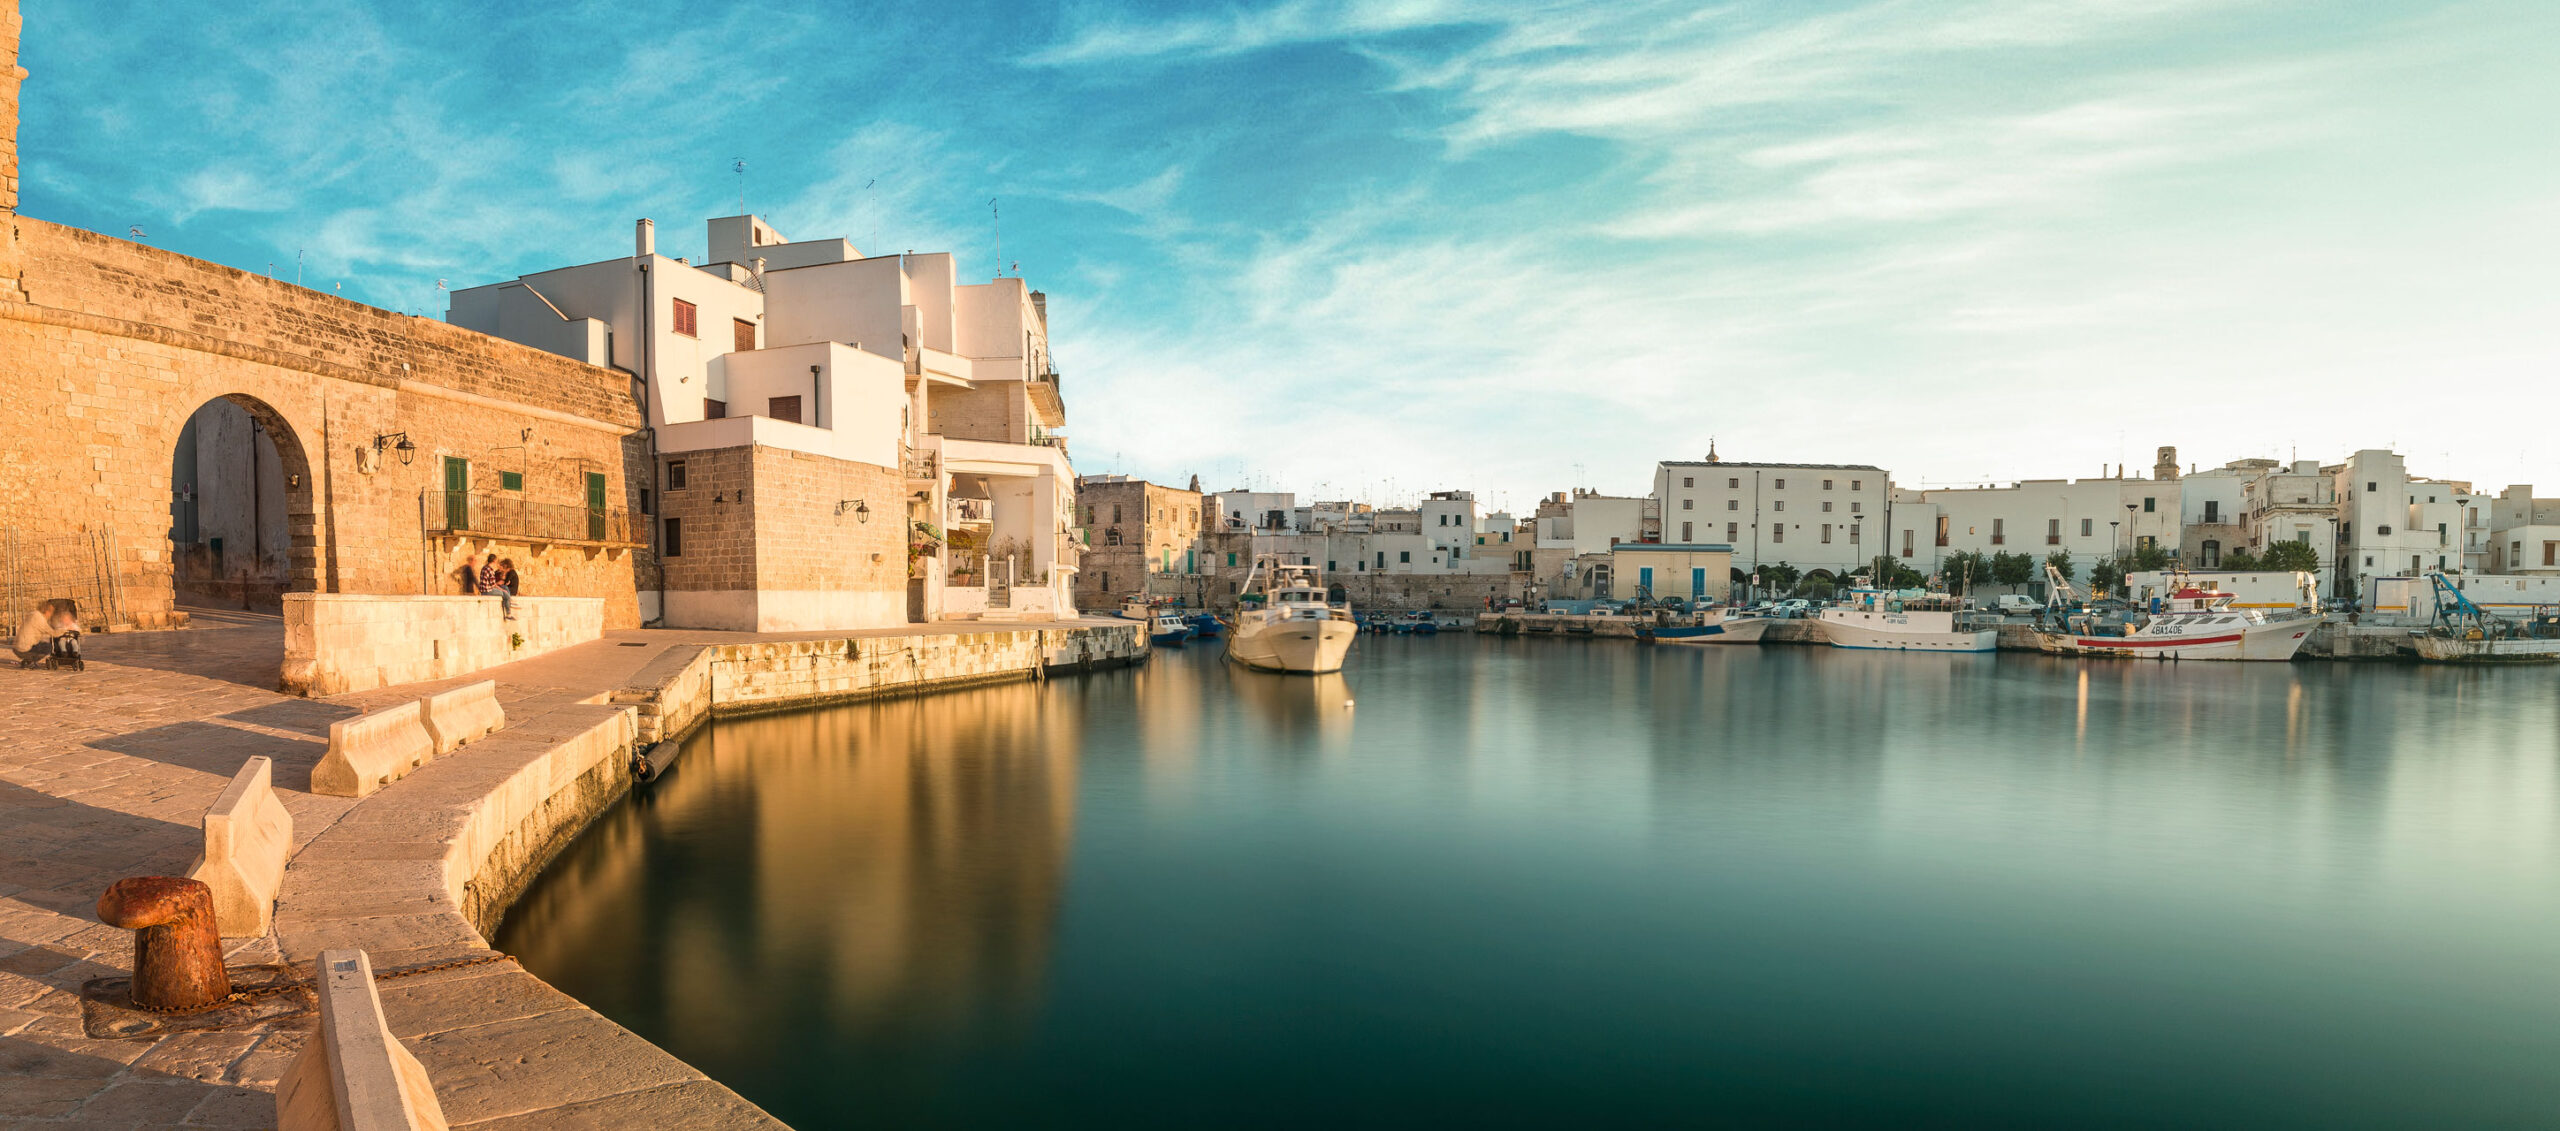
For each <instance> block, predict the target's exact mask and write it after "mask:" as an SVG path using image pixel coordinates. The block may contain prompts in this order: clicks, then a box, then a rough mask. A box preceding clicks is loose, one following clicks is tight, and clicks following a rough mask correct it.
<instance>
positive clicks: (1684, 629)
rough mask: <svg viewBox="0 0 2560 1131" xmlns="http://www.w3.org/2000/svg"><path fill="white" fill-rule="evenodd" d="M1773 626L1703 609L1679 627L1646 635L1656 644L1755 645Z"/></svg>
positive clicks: (1756, 619)
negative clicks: (1649, 635) (1651, 637)
mask: <svg viewBox="0 0 2560 1131" xmlns="http://www.w3.org/2000/svg"><path fill="white" fill-rule="evenodd" d="M1774 623H1776V618H1774V617H1754V616H1736V615H1734V613H1733V611H1732V610H1730V609H1706V610H1702V611H1700V612H1699V613H1697V614H1696V615H1695V616H1694V617H1691V618H1689V619H1687V620H1686V621H1684V622H1683V623H1678V624H1666V625H1662V626H1660V627H1657V628H1653V629H1648V630H1646V631H1648V632H1650V633H1651V634H1652V635H1653V640H1654V642H1655V643H1657V644H1757V643H1759V642H1760V636H1761V634H1763V633H1765V632H1768V631H1769V626H1770V625H1771V624H1774Z"/></svg>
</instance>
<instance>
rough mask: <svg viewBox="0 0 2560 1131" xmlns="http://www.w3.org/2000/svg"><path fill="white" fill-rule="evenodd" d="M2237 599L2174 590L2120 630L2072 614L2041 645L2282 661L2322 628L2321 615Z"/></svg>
mask: <svg viewBox="0 0 2560 1131" xmlns="http://www.w3.org/2000/svg"><path fill="white" fill-rule="evenodd" d="M2238 599H2239V594H2236V593H2224V592H2219V591H2216V590H2211V589H2197V588H2194V587H2192V586H2190V587H2187V588H2182V589H2179V590H2178V591H2177V592H2176V593H2174V594H2172V595H2171V596H2170V597H2169V598H2168V600H2167V601H2166V603H2165V604H2164V606H2163V607H2162V608H2161V610H2160V611H2159V612H2157V613H2154V614H2152V616H2151V619H2150V620H2149V621H2146V622H2144V623H2143V624H2141V625H2139V626H2135V627H2132V628H2130V629H2126V630H2125V631H2124V632H2123V633H2122V634H2121V635H2114V634H2109V633H2106V632H2101V631H2099V626H2098V625H2096V624H2093V623H2086V622H2085V621H2083V619H2082V618H2072V619H2071V620H2069V621H2066V622H2065V624H2064V627H2063V631H2060V632H2045V633H2041V634H2039V635H2040V636H2041V637H2042V640H2041V641H2040V644H2041V646H2042V650H2043V651H2046V652H2050V653H2053V654H2055V655H2058V656H2119V657H2133V658H2137V659H2145V660H2274V661H2278V662H2281V661H2285V660H2290V659H2292V658H2293V654H2294V653H2295V652H2299V651H2301V650H2302V642H2303V641H2305V640H2308V639H2310V637H2311V630H2312V629H2315V628H2318V627H2320V618H2319V617H2318V616H2317V615H2302V614H2285V613H2278V614H2275V615H2270V614H2269V613H2268V611H2267V610H2264V609H2244V608H2239V607H2237V606H2236V605H2234V604H2233V602H2235V601H2237V600H2238ZM2073 622H2081V623H2073Z"/></svg>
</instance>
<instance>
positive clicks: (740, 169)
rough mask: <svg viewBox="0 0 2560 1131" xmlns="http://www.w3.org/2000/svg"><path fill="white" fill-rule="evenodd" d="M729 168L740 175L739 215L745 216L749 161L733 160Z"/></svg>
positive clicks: (742, 159)
mask: <svg viewBox="0 0 2560 1131" xmlns="http://www.w3.org/2000/svg"><path fill="white" fill-rule="evenodd" d="M729 167H730V168H731V169H734V170H736V171H737V174H738V215H740V216H744V215H746V214H747V159H746V158H744V157H740V158H737V159H735V160H732V161H730V162H729Z"/></svg>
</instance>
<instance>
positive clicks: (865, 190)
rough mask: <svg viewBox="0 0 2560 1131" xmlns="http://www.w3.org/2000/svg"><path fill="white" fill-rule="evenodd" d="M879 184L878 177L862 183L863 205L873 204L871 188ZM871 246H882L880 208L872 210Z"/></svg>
mask: <svg viewBox="0 0 2560 1131" xmlns="http://www.w3.org/2000/svg"><path fill="white" fill-rule="evenodd" d="M879 183H880V178H878V177H873V178H871V179H870V180H867V181H864V182H862V203H864V204H866V205H868V204H870V203H871V186H873V185H876V184H879ZM871 246H873V247H878V246H880V210H879V209H878V208H873V209H871Z"/></svg>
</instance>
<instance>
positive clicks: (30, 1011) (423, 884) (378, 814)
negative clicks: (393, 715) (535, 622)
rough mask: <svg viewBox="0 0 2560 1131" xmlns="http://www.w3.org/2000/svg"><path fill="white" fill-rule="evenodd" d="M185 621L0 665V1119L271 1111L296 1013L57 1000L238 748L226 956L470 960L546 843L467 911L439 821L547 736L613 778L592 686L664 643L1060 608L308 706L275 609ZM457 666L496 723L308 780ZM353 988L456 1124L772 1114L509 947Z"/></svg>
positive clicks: (463, 819) (472, 806)
mask: <svg viewBox="0 0 2560 1131" xmlns="http://www.w3.org/2000/svg"><path fill="white" fill-rule="evenodd" d="M194 617H195V620H194V626H193V627H191V628H188V629H184V630H178V631H171V632H152V633H134V634H119V635H111V636H97V637H92V638H90V640H89V642H88V643H89V644H90V649H89V655H90V664H89V670H88V671H87V672H85V673H62V672H50V671H18V670H15V669H14V668H10V669H7V670H0V704H5V707H6V710H7V716H6V717H7V718H8V719H9V720H10V722H11V724H12V731H13V733H12V734H11V736H10V740H9V741H8V742H6V743H4V744H0V1124H12V1125H14V1124H16V1123H19V1122H28V1123H36V1124H43V1123H47V1122H54V1121H61V1122H65V1123H68V1124H72V1125H77V1126H83V1127H113V1126H129V1127H165V1126H179V1125H185V1126H206V1127H263V1126H271V1125H273V1122H274V1119H275V1108H274V1097H273V1090H274V1088H275V1086H276V1081H277V1079H278V1078H279V1076H280V1075H281V1074H282V1073H283V1072H284V1071H285V1070H286V1068H287V1067H288V1066H289V1065H291V1063H292V1062H293V1060H294V1058H295V1057H296V1056H297V1055H299V1054H300V1052H301V1051H302V1047H303V1042H304V1039H305V1033H306V1032H307V1030H308V1026H309V1024H310V1020H309V1019H308V1018H303V1019H299V1020H295V1021H287V1022H283V1023H276V1024H269V1025H263V1026H253V1027H248V1028H240V1029H228V1030H222V1031H217V1032H203V1033H188V1034H178V1035H173V1036H168V1037H163V1038H159V1039H156V1040H153V1039H129V1040H91V1039H89V1038H87V1037H86V1036H85V1035H84V1034H83V1031H82V1028H81V1020H80V1007H79V1002H78V998H77V993H78V990H79V987H80V986H81V984H82V983H84V982H86V981H88V980H89V979H92V978H96V977H102V976H107V975H111V974H117V973H123V972H128V971H129V970H130V965H131V960H132V936H131V934H130V933H129V932H126V931H122V930H117V929H114V928H109V927H106V926H103V925H101V924H100V923H99V922H98V921H97V919H96V914H95V905H96V901H97V898H98V895H99V893H100V892H102V891H103V890H104V889H105V888H106V887H107V885H108V884H110V883H112V882H114V881H115V880H117V879H120V878H123V877H126V876H136V875H175V874H183V873H184V871H185V870H186V868H187V867H188V865H189V863H190V862H191V860H192V859H193V857H194V856H195V853H196V849H197V847H198V846H199V845H200V844H201V838H202V834H201V832H200V830H199V822H200V821H201V819H202V816H203V813H204V810H205V807H206V806H207V805H208V804H210V803H211V802H212V801H213V800H214V798H215V797H216V796H217V795H218V794H219V793H220V792H221V791H222V789H223V788H224V786H225V784H226V783H227V782H228V780H229V778H230V776H231V775H232V774H233V773H234V772H235V771H237V770H238V769H239V767H240V764H241V763H242V762H243V761H244V760H245V759H247V758H249V757H250V756H253V755H265V756H267V757H269V758H272V759H274V762H275V785H276V790H277V793H278V795H279V796H280V797H281V798H282V799H283V801H284V804H285V807H286V808H287V809H288V810H289V811H290V812H291V813H292V815H293V819H294V841H295V849H296V855H295V857H294V859H293V862H292V864H291V866H290V867H289V869H288V871H287V873H286V879H285V884H284V889H283V892H282V893H281V895H280V897H279V899H278V906H277V923H276V929H275V931H274V932H273V933H272V934H271V935H269V936H267V937H265V938H259V939H231V940H226V946H227V947H228V949H229V954H230V962H231V964H232V965H234V966H239V965H244V964H254V963H274V962H296V963H304V964H307V963H308V962H309V961H310V960H311V959H312V958H313V957H314V956H315V955H316V954H317V953H318V951H319V950H320V949H322V948H324V947H337V946H361V947H364V948H366V949H368V950H370V951H371V952H372V953H373V955H374V962H375V965H376V967H377V968H378V969H385V968H390V967H396V966H401V965H408V964H416V963H423V962H432V961H442V960H445V959H449V958H454V957H468V956H474V955H488V954H491V953H492V952H490V951H488V950H487V949H486V945H485V941H484V940H483V939H482V937H481V935H480V931H481V930H482V929H484V928H485V927H486V926H487V923H488V921H490V920H493V919H494V913H495V912H497V911H499V910H502V909H503V900H504V898H506V897H508V896H511V895H512V894H513V892H514V890H516V889H517V888H518V887H520V885H521V883H522V882H523V881H524V880H525V879H528V878H529V877H530V872H531V871H532V870H533V869H535V868H538V867H539V865H540V864H541V863H542V862H543V859H544V857H545V854H546V850H547V847H549V846H548V845H546V844H545V843H544V842H545V839H546V838H545V837H544V836H540V835H537V836H535V837H534V838H533V843H532V846H531V847H530V848H529V849H526V850H525V853H526V854H523V855H521V858H519V859H516V860H514V861H513V864H514V865H516V866H517V867H518V869H519V870H520V871H521V872H522V874H518V875H511V876H506V877H497V878H496V887H497V888H501V889H503V893H502V894H499V895H497V896H496V900H497V902H496V905H495V906H491V907H481V908H476V909H475V908H473V907H466V906H463V905H462V904H461V903H458V902H456V901H455V900H454V899H453V898H452V896H451V893H450V890H449V889H450V888H452V887H453V886H454V885H457V884H458V885H459V886H460V887H461V888H462V889H465V890H468V889H470V888H471V887H472V884H473V883H474V882H475V881H487V880H489V879H490V878H489V877H483V876H478V875H475V874H474V873H475V871H476V870H478V869H481V868H483V867H484V866H485V865H484V862H483V861H482V860H477V859H473V860H457V859H456V858H455V853H456V851H457V846H459V845H461V844H463V843H465V841H466V837H465V836H464V833H463V830H464V826H465V825H467V824H468V823H470V822H471V821H473V820H479V819H485V818H486V817H487V812H486V809H487V807H488V805H489V801H490V799H491V798H494V797H496V796H498V795H500V794H502V793H505V792H508V791H509V789H510V788H511V787H514V786H520V785H521V784H522V783H524V782H526V781H528V780H536V779H542V778H544V777H545V776H546V775H553V776H556V775H557V774H559V773H560V772H561V767H560V766H558V765H554V764H553V762H554V761H556V760H557V759H559V758H560V757H561V756H562V752H563V751H569V750H573V749H576V750H581V751H584V750H586V747H582V746H581V745H580V742H581V740H582V739H583V738H585V737H587V736H592V735H596V734H604V735H607V736H612V735H620V736H622V737H621V739H620V742H621V745H620V746H604V747H598V748H597V752H586V753H581V754H580V755H579V756H580V757H583V758H586V759H588V761H589V763H591V764H592V766H593V769H591V770H590V773H591V774H593V773H598V772H601V773H602V774H604V775H605V776H608V777H610V776H613V775H616V774H620V773H621V768H620V766H619V765H618V764H609V763H608V762H606V761H605V760H604V757H605V756H610V755H614V754H618V753H620V752H622V751H624V750H627V748H628V745H629V738H628V735H629V733H630V731H629V724H628V723H627V722H625V721H624V720H626V719H627V718H628V717H629V713H628V712H627V711H626V710H625V709H624V708H621V707H615V706H607V705H603V701H604V700H605V699H607V698H608V697H611V696H612V694H613V693H614V692H616V691H618V690H622V689H623V688H625V687H626V686H628V685H629V684H631V682H632V681H633V680H634V679H635V677H637V676H639V675H640V673H642V672H643V671H644V670H646V669H648V668H650V666H651V665H653V664H659V663H662V662H663V661H665V660H667V658H668V657H669V654H670V653H671V652H674V653H684V652H699V651H701V650H702V648H703V646H706V645H735V644H753V643H759V642H784V643H788V642H792V641H814V640H843V639H867V640H878V639H889V638H897V637H911V638H930V637H938V636H952V635H959V634H972V633H999V634H1001V633H1014V632H1024V631H1036V630H1055V629H1059V628H1062V627H1073V626H1074V623H1075V622H1033V623H1025V624H1005V625H982V624H973V623H954V624H944V625H931V626H912V627H908V628H900V629H887V630H876V631H870V632H833V633H805V634H791V635H784V636H758V635H756V634H750V633H736V632H691V631H623V632H614V633H609V634H607V637H606V638H605V639H603V640H599V641H596V642H593V643H590V644H586V645H581V646H578V647H576V648H571V649H565V650H563V651H560V652H556V653H552V654H549V655H546V656H542V657H538V658H535V659H532V660H526V661H521V662H519V663H516V664H510V665H505V666H502V667H498V668H493V669H490V670H487V671H484V672H480V673H476V674H475V675H473V676H470V677H467V678H465V679H459V680H447V681H441V682H438V683H432V684H417V685H410V686H406V687H398V688H383V689H379V690H375V691H370V692H365V693H361V694H356V695H350V696H346V697H343V698H339V699H324V700H309V699H297V698H291V697H288V696H285V695H281V694H278V693H276V692H274V691H272V690H269V688H270V687H271V686H272V685H273V683H274V681H275V673H276V662H277V657H278V656H279V655H280V654H281V652H282V634H283V629H282V625H281V623H280V622H279V621H278V620H277V619H276V618H274V617H269V616H258V615H252V614H243V613H232V612H221V611H203V610H199V611H195V613H194ZM1106 623H1119V622H1106ZM479 679H493V680H495V681H497V683H498V698H499V700H500V702H501V703H503V704H504V706H505V708H506V711H507V715H508V725H507V727H506V728H505V729H504V730H501V731H499V732H498V733H496V734H494V735H491V736H489V737H488V738H486V739H483V740H481V741H480V742H476V743H473V744H472V745H470V746H468V747H466V748H464V750H462V751H459V752H457V753H456V754H454V755H452V756H449V757H447V758H443V759H438V760H437V761H435V762H433V763H430V764H429V765H427V766H425V767H423V768H421V769H420V770H418V771H417V772H415V773H413V774H411V775H410V776H408V777H406V778H403V779H401V780H399V781H397V782H394V783H392V784H391V785H389V786H387V787H385V788H384V789H382V790H381V791H379V792H377V793H375V794H374V795H372V796H371V797H369V798H366V799H364V800H362V801H357V800H353V799H347V798H337V797H324V796H319V795H315V794H313V793H311V792H309V790H308V788H307V786H308V781H309V776H310V771H311V767H312V766H313V765H314V764H316V763H317V762H318V761H319V760H320V757H321V755H322V754H323V753H324V752H325V750H326V741H327V735H328V728H329V724H330V723H332V722H334V721H336V720H338V719H341V718H346V717H350V716H353V715H356V714H359V713H362V712H364V711H367V710H371V709H375V708H377V707H381V706H387V705H390V704H393V703H396V702H399V701H401V700H403V699H409V698H415V697H417V696H419V695H422V694H425V693H427V692H430V691H433V690H438V689H441V688H442V687H445V686H450V685H454V684H459V683H465V682H470V681H473V680H479ZM608 741H611V739H610V737H608ZM587 746H594V744H593V743H588V744H587ZM572 776H575V775H572ZM625 776H627V775H625ZM517 791H518V792H521V790H520V789H519V790H517ZM619 793H620V790H619V788H614V789H611V790H609V791H607V792H605V793H603V794H599V795H596V796H591V797H588V798H586V799H585V801H584V802H583V811H573V812H567V813H561V814H546V815H545V817H544V820H546V821H548V822H550V825H549V826H548V827H550V828H552V829H556V830H557V831H558V832H559V833H560V834H562V835H565V834H566V833H569V832H574V830H575V828H576V827H578V826H579V825H581V824H583V822H584V821H585V820H586V819H588V818H589V817H592V816H593V812H592V810H593V809H596V808H601V807H602V806H603V805H605V804H609V803H610V801H611V800H612V799H613V798H614V797H618V796H619ZM560 796H566V794H565V793H563V794H559V795H552V794H545V795H544V798H543V803H544V804H545V805H551V804H552V803H553V802H554V801H555V800H556V799H557V797H560ZM457 873H458V874H459V875H460V876H463V877H468V878H457ZM483 902H486V897H485V896H484V898H483ZM475 910H477V911H479V912H480V913H481V914H479V915H474V914H472V912H473V911H475ZM381 991H382V1000H383V1006H384V1009H385V1011H386V1013H387V1015H388V1017H389V1019H390V1022H391V1025H392V1028H393V1030H394V1032H395V1033H396V1034H397V1035H398V1036H399V1037H400V1038H401V1039H402V1041H403V1042H404V1043H406V1044H407V1045H408V1047H409V1048H410V1050H411V1051H412V1052H413V1053H415V1054H416V1055H417V1057H418V1058H419V1060H420V1061H421V1062H422V1063H423V1064H424V1065H425V1067H426V1068H427V1071H428V1073H429V1075H430V1076H431V1077H432V1078H433V1079H434V1080H435V1082H436V1088H437V1093H438V1096H439V1101H440V1102H441V1103H442V1104H443V1105H444V1110H445V1115H446V1116H447V1118H448V1119H449V1120H450V1121H451V1122H452V1124H453V1125H454V1126H456V1127H464V1126H469V1127H485V1128H498V1127H516V1126H553V1125H586V1124H594V1123H600V1122H623V1121H629V1120H634V1119H645V1120H654V1121H657V1122H659V1123H661V1124H662V1125H669V1126H773V1125H775V1124H774V1123H773V1121H772V1120H771V1119H770V1118H769V1117H767V1116H765V1115H764V1114H763V1113H762V1112H760V1111H758V1110H756V1109H755V1107H754V1106H753V1105H751V1104H749V1103H747V1102H746V1101H744V1100H742V1099H740V1098H738V1097H737V1096H736V1095H735V1094H734V1093H732V1092H730V1091H729V1090H728V1089H727V1088H725V1087H722V1086H720V1085H719V1084H717V1083H715V1082H713V1081H710V1080H709V1079H707V1078H705V1077H704V1076H703V1075H702V1074H701V1073H700V1072H698V1071H695V1070H694V1069H692V1068H690V1067H689V1066H687V1065H685V1064H683V1063H682V1062H680V1061H678V1060H676V1059H675V1058H674V1057H672V1056H669V1055H667V1054H666V1053H664V1052H661V1051H659V1050H658V1049H656V1048H655V1047H654V1046H651V1045H650V1044H649V1043H648V1042H646V1041H644V1040H642V1039H640V1038H639V1037H636V1036H634V1035H632V1034H631V1033H629V1032H628V1031H626V1030H624V1029H622V1028H621V1027H620V1026H618V1025H615V1024H614V1023H613V1022H611V1021H608V1020H606V1019H605V1018H603V1017H602V1016H600V1015H597V1014H596V1013H594V1012H593V1011H592V1010H589V1009H587V1008H586V1007H584V1006H582V1005H580V1004H579V1003H578V1002H576V1001H574V1000H572V999H570V998H568V997H567V996H566V995H563V994H560V993H559V992H557V991H555V990H553V989H551V988H550V987H549V986H547V985H545V984H543V983H542V982H541V981H540V980H539V979H537V978H535V977H533V976H532V975H530V974H527V973H525V972H523V971H522V970H521V969H520V968H518V967H517V966H516V965H515V964H514V963H512V962H507V961H495V962H489V963H485V964H482V965H476V966H471V967H465V968H461V969H455V970H450V971H443V972H437V973H430V974H424V975H420V976H416V977H409V978H402V979H398V980H396V981H386V982H383V983H382V985H381Z"/></svg>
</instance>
